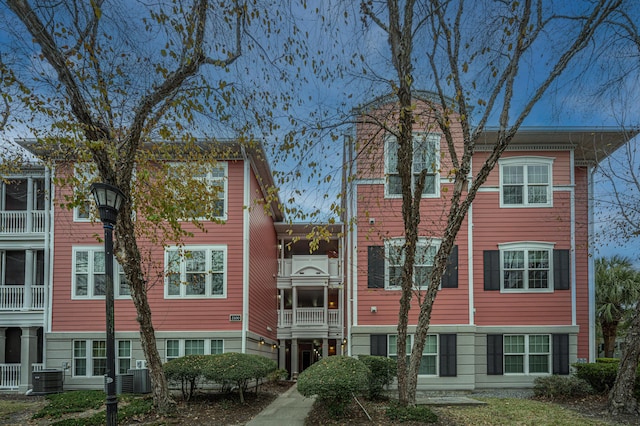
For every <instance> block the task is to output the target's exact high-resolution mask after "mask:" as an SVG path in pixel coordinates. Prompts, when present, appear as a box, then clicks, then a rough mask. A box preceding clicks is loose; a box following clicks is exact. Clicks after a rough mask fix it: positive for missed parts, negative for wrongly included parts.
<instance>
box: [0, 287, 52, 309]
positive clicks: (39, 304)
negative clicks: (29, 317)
mask: <svg viewBox="0 0 640 426" xmlns="http://www.w3.org/2000/svg"><path fill="white" fill-rule="evenodd" d="M44 305H45V293H44V286H43V285H34V286H29V287H27V286H24V285H0V311H42V310H44Z"/></svg>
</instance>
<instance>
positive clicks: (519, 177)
mask: <svg viewBox="0 0 640 426" xmlns="http://www.w3.org/2000/svg"><path fill="white" fill-rule="evenodd" d="M522 168H523V167H522V166H504V167H503V168H502V183H503V184H505V185H509V184H523V183H524V172H523V170H522Z"/></svg>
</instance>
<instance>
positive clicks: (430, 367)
mask: <svg viewBox="0 0 640 426" xmlns="http://www.w3.org/2000/svg"><path fill="white" fill-rule="evenodd" d="M418 374H428V375H435V374H436V357H435V356H434V355H423V356H422V359H421V360H420V369H419V371H418Z"/></svg>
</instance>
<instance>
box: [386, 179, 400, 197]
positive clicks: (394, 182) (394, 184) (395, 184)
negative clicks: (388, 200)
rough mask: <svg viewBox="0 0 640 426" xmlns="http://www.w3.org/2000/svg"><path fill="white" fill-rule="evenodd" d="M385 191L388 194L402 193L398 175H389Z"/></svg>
mask: <svg viewBox="0 0 640 426" xmlns="http://www.w3.org/2000/svg"><path fill="white" fill-rule="evenodd" d="M387 188H388V189H387V191H388V193H389V195H400V194H402V180H401V179H400V176H398V175H389V178H388V184H387Z"/></svg>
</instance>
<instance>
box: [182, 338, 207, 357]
mask: <svg viewBox="0 0 640 426" xmlns="http://www.w3.org/2000/svg"><path fill="white" fill-rule="evenodd" d="M184 354H185V355H204V340H185V341H184Z"/></svg>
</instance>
